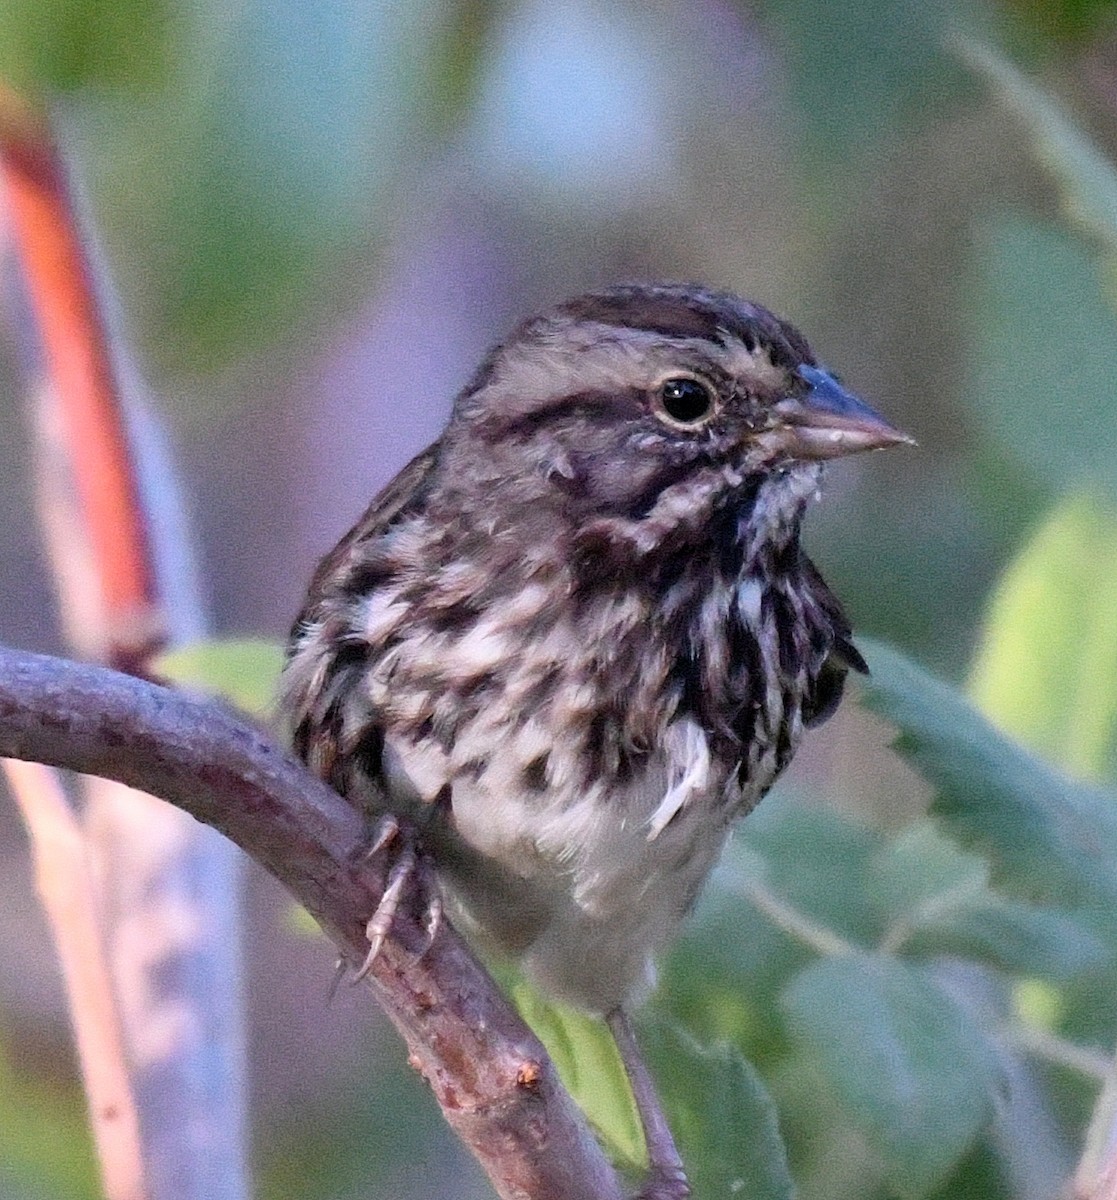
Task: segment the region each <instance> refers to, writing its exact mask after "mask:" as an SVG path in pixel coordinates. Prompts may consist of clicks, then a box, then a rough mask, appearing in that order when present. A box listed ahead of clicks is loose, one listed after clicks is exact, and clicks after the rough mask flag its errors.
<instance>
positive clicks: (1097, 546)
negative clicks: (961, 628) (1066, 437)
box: [969, 494, 1117, 779]
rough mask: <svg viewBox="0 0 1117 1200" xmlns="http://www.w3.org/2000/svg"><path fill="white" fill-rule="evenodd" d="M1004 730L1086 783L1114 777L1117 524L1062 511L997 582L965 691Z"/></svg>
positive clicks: (1104, 512)
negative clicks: (1082, 778)
mask: <svg viewBox="0 0 1117 1200" xmlns="http://www.w3.org/2000/svg"><path fill="white" fill-rule="evenodd" d="M969 691H970V695H971V696H972V697H973V698H974V702H975V703H976V704H977V705H978V707H979V708H980V709H981V710H982V711H983V712H984V713H985V714H986V715H987V716H988V717H989V718H990V719H991V720H992V721H994V722H995V723H996V724H997V725H998V726H999V727H1000V728H1001V729H1003V730H1005V731H1006V732H1007V733H1010V734H1012V735H1013V736H1014V737H1017V738H1019V739H1020V740H1021V741H1022V742H1024V743H1025V744H1026V745H1028V746H1030V747H1032V748H1033V749H1034V750H1036V751H1038V752H1039V753H1040V754H1042V755H1044V757H1046V758H1048V759H1050V760H1051V761H1053V762H1057V763H1059V764H1061V765H1062V766H1064V767H1066V768H1067V769H1068V770H1070V771H1072V772H1073V773H1074V774H1076V775H1079V776H1083V777H1086V778H1094V779H1098V778H1103V777H1105V776H1107V775H1112V774H1113V771H1114V768H1115V767H1117V515H1115V514H1114V512H1113V511H1112V510H1111V509H1109V508H1107V507H1106V506H1105V505H1103V504H1102V503H1101V502H1100V501H1099V500H1098V499H1096V498H1095V497H1093V496H1089V495H1081V494H1080V495H1077V496H1071V497H1068V498H1067V499H1065V500H1064V501H1062V502H1061V503H1060V504H1058V505H1057V506H1056V507H1055V509H1054V510H1053V511H1052V512H1051V513H1050V515H1049V516H1048V517H1047V519H1046V521H1045V522H1044V523H1043V525H1042V526H1041V527H1040V528H1039V529H1038V530H1037V531H1036V533H1035V535H1034V536H1033V537H1032V539H1031V541H1030V542H1029V543H1028V544H1027V545H1026V546H1025V547H1024V549H1023V550H1022V551H1021V552H1020V554H1018V555H1017V557H1016V560H1015V561H1014V562H1013V563H1012V564H1011V565H1010V566H1009V567H1008V569H1007V570H1006V571H1005V572H1004V574H1003V575H1002V576H1001V579H1000V582H999V583H998V585H997V588H996V590H995V591H994V593H993V597H992V600H991V602H990V605H989V612H988V615H987V617H986V620H985V628H984V632H983V635H982V639H981V643H980V646H979V648H978V652H977V655H976V658H975V661H974V667H973V673H972V676H971V680H970V687H969Z"/></svg>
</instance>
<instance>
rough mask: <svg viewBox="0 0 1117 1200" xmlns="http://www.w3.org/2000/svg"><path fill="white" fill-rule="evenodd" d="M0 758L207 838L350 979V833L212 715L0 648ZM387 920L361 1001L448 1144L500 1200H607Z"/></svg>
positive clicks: (297, 782) (522, 1076)
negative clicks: (134, 804)
mask: <svg viewBox="0 0 1117 1200" xmlns="http://www.w3.org/2000/svg"><path fill="white" fill-rule="evenodd" d="M0 756H11V757H17V758H22V759H30V760H33V761H40V762H47V763H50V764H52V765H54V766H62V767H68V768H70V769H73V770H78V771H84V772H88V773H92V774H97V775H102V776H105V777H106V778H112V779H116V780H119V781H120V782H122V783H126V784H128V785H129V786H131V787H139V788H142V789H143V790H144V791H147V792H150V793H151V794H152V795H156V796H161V797H162V798H163V799H166V800H169V801H170V802H171V803H172V804H175V805H177V806H179V807H180V808H182V809H184V810H185V811H187V812H189V813H191V814H192V815H193V816H194V817H196V818H197V819H198V820H200V821H204V822H206V823H207V824H210V825H213V826H214V827H215V828H217V829H219V830H221V832H223V833H224V834H225V835H226V836H227V837H229V838H230V839H231V840H232V841H234V842H236V844H237V845H239V846H240V847H241V848H242V849H243V850H245V851H246V852H247V853H248V854H250V855H251V856H252V857H253V858H254V859H255V860H256V861H257V862H259V863H261V864H262V865H263V866H264V867H266V868H267V869H268V870H269V871H271V872H272V874H273V875H275V876H276V877H277V878H278V879H279V880H280V881H281V882H282V883H283V884H284V885H285V886H286V887H287V888H288V889H289V890H290V891H291V892H292V893H293V894H294V895H295V897H296V898H297V899H298V900H299V901H300V902H301V903H302V904H303V905H304V906H305V907H306V908H307V909H308V910H309V912H310V913H311V914H312V915H313V916H314V917H315V919H316V920H317V921H318V923H319V924H320V925H321V926H322V928H323V930H324V931H325V932H326V934H327V935H328V936H329V937H330V938H331V939H332V940H333V941H334V943H335V945H336V946H337V947H338V950H339V952H340V953H341V956H342V957H343V958H344V959H345V960H346V961H347V962H348V963H351V964H352V965H353V966H356V965H358V964H359V963H360V962H361V961H362V959H363V958H364V955H365V949H366V945H367V943H366V940H365V932H364V931H365V925H366V923H367V921H368V918H369V916H370V915H371V914H372V912H373V911H374V910H375V908H376V901H377V899H378V897H379V895H380V891H381V890H382V888H383V884H384V880H383V879H382V878H380V877H379V875H376V876H374V875H372V874H371V873H370V868H369V865H368V863H367V861H366V858H365V856H363V855H362V854H361V850H362V847H363V846H364V844H365V836H366V833H365V828H364V822H363V820H362V818H361V816H360V814H358V813H357V812H356V811H355V810H354V809H352V808H351V807H350V806H349V805H348V804H346V803H345V801H344V800H342V799H341V797H340V796H338V795H337V794H336V793H335V792H333V791H331V790H330V789H329V788H327V787H326V786H325V785H324V784H323V783H321V782H320V781H319V780H317V779H315V778H313V777H312V776H311V775H310V774H309V773H308V772H307V771H306V770H305V768H304V767H302V766H301V765H300V764H299V763H297V762H295V761H294V760H292V759H291V758H289V757H288V756H286V755H285V754H283V753H281V752H280V751H279V750H278V749H277V748H276V747H275V746H273V745H272V744H271V743H270V742H268V741H267V740H266V739H265V737H264V736H263V734H262V733H260V732H259V731H258V730H256V729H254V728H252V727H251V726H249V725H247V724H245V723H244V722H243V721H241V720H239V719H238V718H236V717H234V716H233V715H232V714H230V713H229V712H227V711H226V710H224V709H222V708H220V707H218V706H217V705H214V704H212V703H207V702H204V701H199V700H195V699H192V698H190V697H188V696H186V695H183V694H181V693H177V692H174V691H171V690H169V689H166V688H161V687H159V686H157V685H153V684H150V683H147V682H144V681H142V680H138V679H134V678H130V677H128V676H124V675H120V674H117V673H115V672H112V671H107V670H105V669H103V668H97V667H87V666H82V665H79V664H76V663H68V662H65V661H63V660H60V659H52V658H48V657H45V656H42V655H33V654H25V653H20V652H17V651H12V650H2V649H0ZM428 938H429V931H428V930H427V929H426V928H425V926H424V923H423V919H422V913H420V912H406V911H401V913H400V914H399V917H398V918H397V921H396V925H395V927H394V929H393V935H392V937H390V938H389V939H387V941H386V942H385V944H384V947H383V950H382V951H381V954H380V955H379V956H378V958H377V960H376V962H375V963H374V964H373V966H372V971H371V973H370V976H369V978H370V981H371V983H372V986H373V990H374V992H375V994H376V996H377V999H378V1000H379V1002H380V1004H381V1005H382V1006H383V1008H384V1010H385V1012H387V1014H388V1016H389V1017H390V1018H391V1020H392V1022H393V1023H394V1024H395V1026H396V1028H397V1029H398V1030H399V1032H400V1033H401V1034H402V1035H403V1037H404V1039H405V1040H406V1042H407V1045H408V1048H409V1050H410V1060H411V1062H412V1064H413V1065H414V1066H415V1067H416V1068H417V1069H418V1070H420V1071H421V1072H422V1073H423V1075H424V1077H425V1078H426V1079H427V1082H428V1083H429V1084H430V1086H431V1088H432V1090H433V1092H434V1095H435V1097H436V1099H437V1100H438V1102H439V1104H440V1105H441V1107H442V1111H443V1113H444V1114H445V1116H446V1119H447V1120H448V1121H449V1123H450V1124H451V1126H452V1127H453V1128H454V1129H455V1131H456V1132H457V1133H458V1135H459V1136H460V1137H461V1138H462V1140H463V1141H464V1142H465V1143H466V1145H467V1146H468V1147H469V1149H470V1150H471V1151H472V1152H473V1154H474V1155H475V1156H476V1158H477V1159H478V1161H479V1162H480V1163H481V1166H482V1167H483V1168H484V1170H485V1171H486V1172H487V1173H488V1175H489V1177H490V1179H491V1180H492V1181H493V1184H494V1186H495V1187H496V1190H497V1192H498V1194H499V1195H500V1196H501V1197H506V1198H508V1200H512V1198H515V1200H528V1198H530V1200H620V1197H621V1195H622V1191H621V1187H620V1183H619V1181H618V1179H617V1177H616V1174H615V1172H614V1171H613V1169H612V1168H611V1167H610V1166H609V1164H608V1162H607V1161H606V1159H605V1157H604V1155H603V1154H602V1152H601V1149H600V1147H599V1146H598V1145H597V1143H596V1142H595V1141H594V1139H593V1137H592V1135H591V1134H590V1132H589V1130H588V1128H587V1127H586V1124H585V1121H584V1119H583V1118H582V1116H581V1114H580V1113H579V1112H578V1110H577V1108H576V1107H575V1105H574V1103H573V1101H572V1100H570V1098H569V1097H568V1096H567V1095H566V1093H565V1092H564V1091H563V1089H562V1086H561V1084H560V1083H559V1081H558V1077H557V1075H556V1074H555V1071H554V1068H553V1067H552V1065H551V1063H550V1060H549V1059H548V1058H547V1055H546V1053H545V1051H544V1049H543V1047H542V1045H541V1044H540V1042H539V1041H538V1039H537V1038H536V1037H535V1036H534V1035H533V1034H532V1033H531V1031H530V1030H529V1029H528V1028H527V1027H526V1026H525V1025H524V1024H523V1022H522V1021H521V1020H520V1018H519V1017H518V1016H517V1014H516V1013H515V1012H514V1010H513V1009H512V1008H511V1007H510V1005H509V1004H508V1002H507V1001H506V1000H505V999H504V997H503V996H502V995H501V993H500V991H499V989H497V987H496V985H495V984H494V983H493V982H492V980H491V979H490V977H489V976H488V974H487V972H486V971H485V970H484V968H482V967H481V966H480V965H479V964H478V963H477V961H476V959H475V958H474V957H473V956H472V955H471V954H470V952H469V950H468V948H467V947H466V946H465V944H464V943H463V942H462V941H461V940H460V938H459V937H458V936H457V934H456V933H455V932H454V931H453V929H452V928H451V927H450V925H449V923H448V922H446V921H443V922H441V923H440V926H439V928H438V930H437V931H436V933H435V936H434V939H433V941H432V942H431V943H430V945H429V948H427V942H428Z"/></svg>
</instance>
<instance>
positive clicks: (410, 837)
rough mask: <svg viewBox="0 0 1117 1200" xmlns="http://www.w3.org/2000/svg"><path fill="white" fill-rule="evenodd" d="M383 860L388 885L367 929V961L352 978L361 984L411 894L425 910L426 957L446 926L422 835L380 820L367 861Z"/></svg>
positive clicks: (392, 820)
mask: <svg viewBox="0 0 1117 1200" xmlns="http://www.w3.org/2000/svg"><path fill="white" fill-rule="evenodd" d="M381 857H383V858H384V859H385V862H386V865H387V871H388V875H387V881H386V883H385V885H384V891H383V894H382V895H381V897H380V902H379V903H378V904H377V906H376V911H375V912H374V913H373V914H372V916H371V917H370V918H369V920H368V924H367V925H366V926H365V934H366V936H367V937H368V953H367V954H366V955H365V958H364V961H363V962H362V963H361V965H360V966H359V967H358V968H357V970H356V972H355V973H354V974H353V975H352V976H351V980H352V982H353V983H359V982H360V981H361V980H362V979H364V978H365V976H366V975H368V973H369V972H370V971H371V970H372V967H373V964H374V963H375V962H376V959H377V957H378V955H379V954H380V951H381V949H382V948H383V946H384V941H385V939H386V938H387V937H388V935H389V934H390V933H391V931H392V925H393V923H394V922H395V919H396V914H397V913H398V912H399V910H400V907H401V905H402V904H403V901H404V899H405V898H407V897H408V895H409V893H410V894H412V895H413V896H414V897H415V900H416V904H417V906H419V905H421V908H422V922H423V926H424V928H425V930H426V933H427V941H426V945H425V946H424V947H423V950H422V951H421V952H420V953H425V952H426V950H427V949H428V948H429V947H430V945H431V943H432V942H433V941H434V938H435V935H436V934H437V933H438V929H439V926H440V925H441V923H442V896H441V894H440V892H439V888H438V881H437V879H436V878H435V876H434V871H433V869H432V867H431V865H430V862H429V860H428V859H427V858H426V857H425V856H424V855H423V853H422V851H421V849H420V848H419V839H418V834H417V833H416V831H415V828H414V826H413V825H412V824H411V823H410V822H408V821H403V820H401V819H400V818H398V817H396V816H394V815H393V814H391V813H388V814H386V815H385V816H384V817H382V818H381V819H380V821H379V822H378V824H377V826H376V830H375V833H374V835H373V839H372V842H371V844H370V845H369V847H368V849H367V850H366V851H365V852H364V859H365V861H366V862H367V861H371V860H373V859H376V858H381Z"/></svg>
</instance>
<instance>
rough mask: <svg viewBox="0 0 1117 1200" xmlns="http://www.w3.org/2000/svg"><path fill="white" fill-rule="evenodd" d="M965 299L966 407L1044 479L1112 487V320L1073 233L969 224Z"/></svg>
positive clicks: (1100, 284) (1016, 224)
mask: <svg viewBox="0 0 1117 1200" xmlns="http://www.w3.org/2000/svg"><path fill="white" fill-rule="evenodd" d="M976 249H977V253H976V256H975V262H976V270H977V276H976V286H975V288H974V291H973V294H972V296H971V298H970V300H969V304H968V308H969V312H970V319H969V322H968V327H969V328H970V329H971V330H972V331H973V332H972V337H973V342H972V351H971V353H972V363H973V366H972V383H971V386H970V388H969V389H968V390H969V391H970V393H971V394H972V396H973V399H974V411H975V414H976V416H977V418H978V420H979V421H980V422H981V423H982V425H983V426H984V429H985V432H986V434H987V435H988V436H989V437H991V438H992V439H993V440H994V441H995V442H996V444H997V445H998V446H999V447H1002V448H1003V449H1004V450H1006V451H1007V452H1008V453H1009V454H1011V455H1012V456H1013V457H1014V458H1015V459H1016V460H1017V461H1018V462H1020V463H1022V464H1023V465H1024V466H1026V467H1027V468H1029V469H1030V470H1031V471H1032V473H1033V475H1034V477H1035V478H1036V479H1037V480H1039V481H1042V482H1043V483H1045V484H1046V485H1047V486H1049V487H1054V488H1056V489H1057V490H1059V491H1062V490H1065V488H1066V487H1067V485H1068V483H1071V484H1073V486H1075V487H1081V486H1082V485H1083V481H1084V480H1085V481H1087V483H1089V482H1090V481H1094V482H1096V483H1099V484H1102V485H1104V486H1105V488H1106V489H1107V490H1108V491H1109V493H1110V494H1111V495H1117V455H1115V454H1114V453H1113V447H1114V446H1117V405H1114V404H1112V403H1109V401H1108V398H1109V397H1110V396H1111V395H1112V392H1113V379H1114V376H1115V374H1117V320H1115V319H1114V313H1113V310H1112V307H1111V305H1110V303H1108V302H1107V300H1106V297H1105V292H1104V281H1103V279H1102V277H1101V275H1100V274H1099V267H1098V262H1097V258H1096V256H1095V255H1094V254H1092V253H1091V251H1090V249H1089V247H1087V246H1086V245H1085V244H1084V243H1083V242H1082V240H1081V239H1080V238H1077V237H1075V236H1074V235H1072V234H1070V233H1068V232H1065V231H1063V230H1061V229H1058V228H1055V227H1053V226H1049V225H1043V224H1040V223H1039V222H1036V221H1032V220H1029V219H1025V218H1022V217H1017V216H1010V215H1001V216H999V217H997V218H996V219H994V220H990V221H989V222H986V223H985V224H983V225H980V226H979V227H978V229H977V248H976Z"/></svg>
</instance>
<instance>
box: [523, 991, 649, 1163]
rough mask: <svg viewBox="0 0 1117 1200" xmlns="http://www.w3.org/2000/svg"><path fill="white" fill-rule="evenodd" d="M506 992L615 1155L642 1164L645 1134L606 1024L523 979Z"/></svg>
mask: <svg viewBox="0 0 1117 1200" xmlns="http://www.w3.org/2000/svg"><path fill="white" fill-rule="evenodd" d="M508 991H509V994H510V995H511V997H512V1001H513V1003H514V1004H515V1005H516V1007H517V1009H519V1011H520V1015H521V1016H522V1017H523V1018H524V1020H525V1021H527V1023H528V1024H529V1025H530V1026H531V1027H532V1029H533V1030H534V1031H535V1033H536V1035H537V1036H538V1038H539V1040H540V1041H541V1042H542V1043H543V1045H544V1046H546V1048H547V1053H548V1054H549V1055H550V1056H551V1059H552V1061H553V1062H554V1064H555V1069H556V1070H557V1071H558V1073H559V1078H560V1079H561V1080H562V1082H563V1085H564V1086H565V1087H566V1090H567V1091H568V1092H569V1093H570V1094H571V1095H572V1096H573V1097H574V1099H575V1100H576V1101H577V1102H578V1105H579V1107H580V1108H581V1109H582V1111H583V1112H584V1113H585V1114H586V1117H587V1118H588V1119H589V1121H590V1123H591V1124H592V1125H593V1127H594V1128H595V1129H596V1130H597V1131H598V1133H599V1134H600V1135H601V1138H602V1141H603V1142H604V1143H605V1145H606V1146H607V1147H608V1148H609V1150H610V1152H611V1153H612V1154H613V1157H614V1158H615V1159H616V1160H617V1161H618V1162H619V1163H622V1164H624V1165H626V1166H628V1167H630V1168H633V1169H636V1168H638V1167H641V1166H643V1164H644V1161H645V1156H644V1134H643V1131H642V1130H641V1128H640V1119H639V1117H638V1116H637V1115H636V1106H635V1104H634V1103H633V1100H632V1091H631V1089H630V1088H629V1086H628V1078H627V1076H626V1075H625V1072H624V1067H623V1066H622V1065H621V1060H620V1056H619V1055H618V1053H617V1047H616V1045H615V1043H614V1042H613V1036H612V1034H611V1033H610V1032H609V1030H608V1028H607V1027H606V1025H605V1023H604V1022H603V1021H601V1020H599V1019H597V1018H595V1017H590V1016H587V1015H586V1014H585V1013H582V1012H578V1011H577V1010H576V1009H573V1008H570V1007H569V1006H568V1005H565V1004H559V1003H557V1002H554V1001H550V1000H545V999H544V998H543V997H542V996H540V994H539V993H538V992H537V991H536V990H535V988H534V987H532V985H531V984H530V983H529V982H527V980H525V979H523V978H522V977H521V978H518V979H516V980H514V981H512V982H511V983H510V984H509V986H508Z"/></svg>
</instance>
